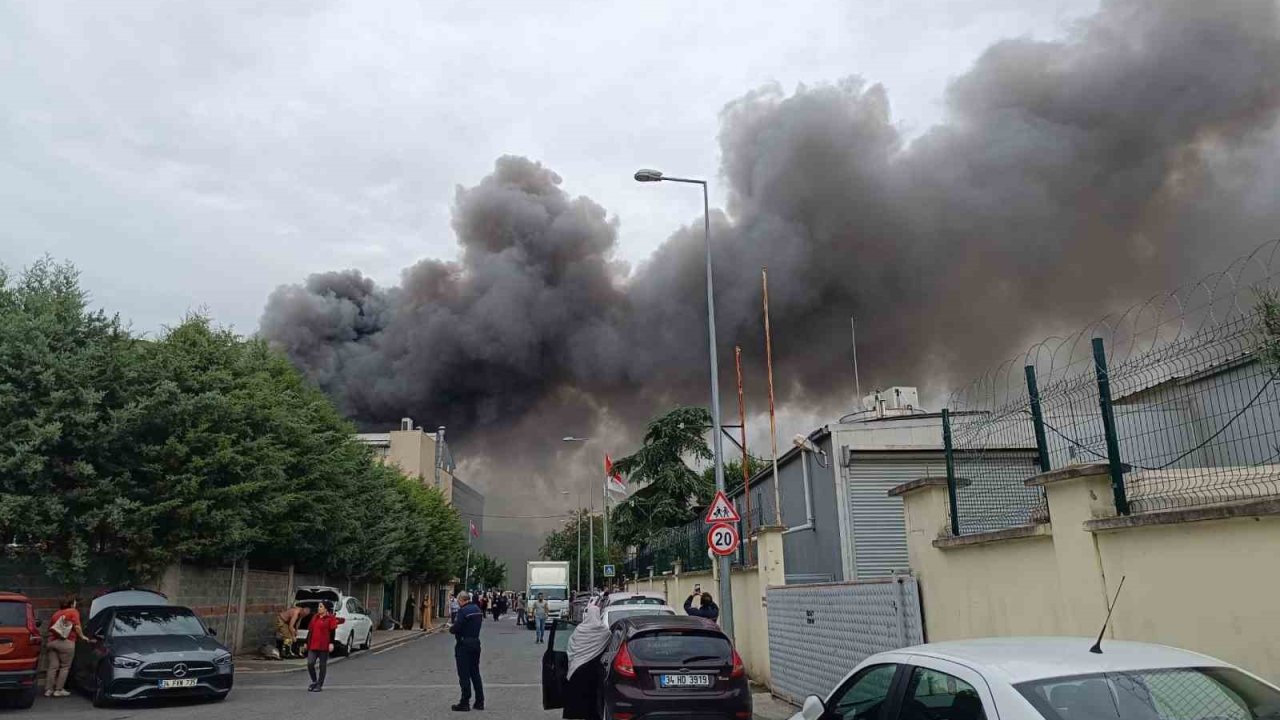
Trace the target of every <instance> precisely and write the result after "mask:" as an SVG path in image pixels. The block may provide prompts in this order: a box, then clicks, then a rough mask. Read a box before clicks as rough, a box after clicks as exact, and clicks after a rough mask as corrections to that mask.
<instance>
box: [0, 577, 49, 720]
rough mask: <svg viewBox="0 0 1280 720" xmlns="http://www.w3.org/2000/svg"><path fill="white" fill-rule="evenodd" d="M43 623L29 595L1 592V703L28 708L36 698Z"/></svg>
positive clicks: (1, 704)
mask: <svg viewBox="0 0 1280 720" xmlns="http://www.w3.org/2000/svg"><path fill="white" fill-rule="evenodd" d="M39 662H40V623H39V622H38V621H37V620H36V615H35V611H34V610H32V609H31V601H30V600H28V599H27V596H25V595H19V594H18V593H11V592H0V706H7V707H11V708H19V709H26V708H29V707H31V706H32V705H33V704H34V703H35V701H36V665H37V664H39Z"/></svg>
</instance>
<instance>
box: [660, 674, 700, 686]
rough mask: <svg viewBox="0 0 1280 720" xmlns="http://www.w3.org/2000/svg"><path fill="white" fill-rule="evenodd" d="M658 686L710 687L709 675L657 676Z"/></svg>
mask: <svg viewBox="0 0 1280 720" xmlns="http://www.w3.org/2000/svg"><path fill="white" fill-rule="evenodd" d="M658 685H659V686H661V687H664V688H668V687H711V676H710V675H659V676H658Z"/></svg>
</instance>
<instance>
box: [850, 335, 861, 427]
mask: <svg viewBox="0 0 1280 720" xmlns="http://www.w3.org/2000/svg"><path fill="white" fill-rule="evenodd" d="M849 336H850V337H851V338H852V339H853V387H854V392H856V393H858V396H857V397H856V398H854V406H855V407H856V406H857V405H858V404H860V403H861V402H862V381H861V380H859V379H858V321H857V320H856V319H854V317H853V316H852V315H850V316H849Z"/></svg>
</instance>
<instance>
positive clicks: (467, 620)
mask: <svg viewBox="0 0 1280 720" xmlns="http://www.w3.org/2000/svg"><path fill="white" fill-rule="evenodd" d="M483 624H484V611H483V610H481V609H480V608H479V607H477V606H476V605H475V604H474V603H472V602H471V593H469V592H466V591H465V590H464V591H463V592H460V593H458V617H457V620H456V621H455V622H454V623H453V626H452V627H450V628H449V632H451V633H453V635H454V637H455V638H456V642H455V643H454V646H453V659H454V662H455V663H456V664H457V666H458V684H459V685H460V686H461V687H462V699H461V700H459V701H458V704H457V705H453V706H452V707H451V709H452V710H454V711H457V712H466V711H468V710H471V709H476V710H483V709H484V685H483V684H482V683H481V681H480V626H481V625H483ZM473 686H474V687H475V690H476V703H475V705H472V704H471V688H472V687H473Z"/></svg>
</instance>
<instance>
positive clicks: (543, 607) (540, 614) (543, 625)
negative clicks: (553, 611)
mask: <svg viewBox="0 0 1280 720" xmlns="http://www.w3.org/2000/svg"><path fill="white" fill-rule="evenodd" d="M532 609H533V622H534V627H535V628H536V629H537V631H538V633H537V635H535V636H534V639H533V644H534V645H539V644H541V643H542V636H543V635H544V634H545V633H546V632H547V599H546V597H545V596H543V594H542V593H538V599H537V600H534V601H533V606H532Z"/></svg>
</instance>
